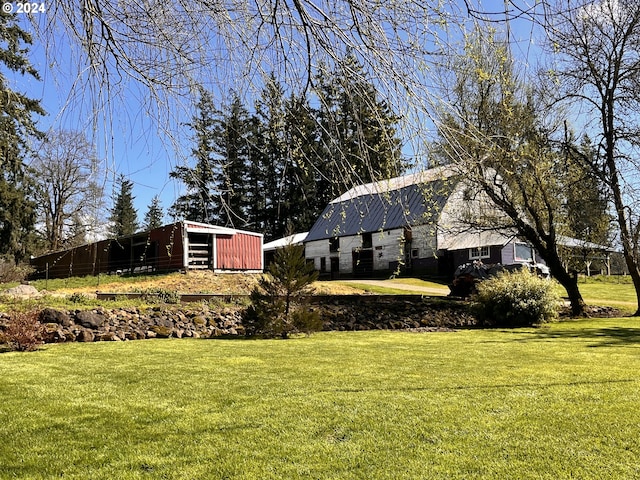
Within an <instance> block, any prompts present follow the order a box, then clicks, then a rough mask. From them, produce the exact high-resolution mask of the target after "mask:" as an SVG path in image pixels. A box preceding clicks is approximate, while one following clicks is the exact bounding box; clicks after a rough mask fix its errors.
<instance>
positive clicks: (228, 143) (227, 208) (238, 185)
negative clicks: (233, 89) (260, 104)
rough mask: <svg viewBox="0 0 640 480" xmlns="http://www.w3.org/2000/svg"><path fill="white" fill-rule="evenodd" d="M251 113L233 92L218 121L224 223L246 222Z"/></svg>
mask: <svg viewBox="0 0 640 480" xmlns="http://www.w3.org/2000/svg"><path fill="white" fill-rule="evenodd" d="M250 136H251V130H250V116H249V112H248V111H247V109H246V108H245V107H244V105H243V104H242V102H241V100H240V97H239V96H238V95H237V94H233V98H232V101H231V103H230V104H229V106H228V107H227V111H226V112H225V113H223V114H222V115H221V118H220V119H219V120H218V121H217V122H215V128H214V130H213V147H214V151H215V153H216V154H217V161H218V162H219V164H220V174H219V175H218V176H217V178H216V189H217V192H218V196H217V204H218V206H217V211H218V212H219V219H218V221H219V222H220V224H221V225H225V226H229V227H238V226H242V227H244V226H246V225H247V223H248V222H247V203H248V197H247V195H248V192H247V190H248V188H247V178H246V174H247V170H248V164H249V158H250V150H251V139H250Z"/></svg>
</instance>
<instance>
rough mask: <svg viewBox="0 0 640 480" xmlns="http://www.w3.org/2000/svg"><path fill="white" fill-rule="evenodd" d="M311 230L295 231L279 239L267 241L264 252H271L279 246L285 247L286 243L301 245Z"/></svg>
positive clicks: (263, 248) (263, 247)
mask: <svg viewBox="0 0 640 480" xmlns="http://www.w3.org/2000/svg"><path fill="white" fill-rule="evenodd" d="M308 234H309V232H303V233H295V234H293V235H289V236H288V237H284V238H279V239H277V240H273V241H271V242H269V243H265V244H264V245H263V246H262V251H263V252H270V251H272V250H277V249H278V248H283V247H284V246H286V245H300V244H302V242H304V240H305V238H307V235H308Z"/></svg>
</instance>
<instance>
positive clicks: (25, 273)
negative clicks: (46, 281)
mask: <svg viewBox="0 0 640 480" xmlns="http://www.w3.org/2000/svg"><path fill="white" fill-rule="evenodd" d="M32 273H33V268H31V267H30V266H29V265H24V264H19V265H16V264H15V263H13V262H11V261H9V260H6V259H2V258H0V283H10V282H23V281H25V280H26V279H27V278H28V277H29V275H31V274H32Z"/></svg>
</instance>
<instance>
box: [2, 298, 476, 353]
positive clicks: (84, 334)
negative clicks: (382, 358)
mask: <svg viewBox="0 0 640 480" xmlns="http://www.w3.org/2000/svg"><path fill="white" fill-rule="evenodd" d="M309 308H311V309H313V310H316V311H318V312H319V313H320V315H321V318H323V319H324V330H372V329H393V330H398V329H420V330H439V329H450V328H455V327H461V326H471V325H475V319H474V318H473V317H472V316H471V315H470V314H469V313H467V311H466V306H465V305H464V304H462V303H459V302H445V301H434V302H429V301H415V300H414V301H408V300H402V298H401V297H399V299H397V300H393V301H386V302H384V303H381V302H378V301H376V302H373V303H369V302H367V301H365V300H363V301H362V302H360V304H354V303H353V302H352V301H349V302H342V301H341V300H340V299H339V298H338V299H333V300H332V299H329V298H327V299H326V302H325V303H324V304H322V305H318V304H314V305H309ZM243 312H244V307H239V306H238V307H219V306H211V305H209V304H207V303H201V304H198V305H194V304H191V305H188V306H186V307H185V306H182V307H175V306H174V307H172V306H162V307H160V306H158V307H154V308H152V309H146V310H144V311H143V310H140V309H138V308H121V309H106V308H98V309H94V310H75V311H61V310H55V309H52V308H46V309H44V310H43V311H42V312H41V313H40V322H41V323H42V324H43V325H44V326H45V330H46V338H45V341H46V342H48V343H53V342H73V341H78V342H94V341H123V340H140V339H146V338H168V337H174V338H215V337H223V336H238V335H244V327H243V326H242V315H243ZM7 320H8V316H7V315H0V327H1V326H2V324H3V323H6V321H7Z"/></svg>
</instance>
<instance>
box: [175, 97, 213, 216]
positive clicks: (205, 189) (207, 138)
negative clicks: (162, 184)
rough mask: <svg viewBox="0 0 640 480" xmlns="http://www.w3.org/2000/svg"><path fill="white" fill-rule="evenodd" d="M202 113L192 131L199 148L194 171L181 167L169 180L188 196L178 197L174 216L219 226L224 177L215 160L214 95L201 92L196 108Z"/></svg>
mask: <svg viewBox="0 0 640 480" xmlns="http://www.w3.org/2000/svg"><path fill="white" fill-rule="evenodd" d="M196 108H197V110H198V113H197V114H196V116H194V118H193V121H192V123H190V124H189V127H191V129H192V130H193V131H194V140H195V142H196V148H194V149H193V150H192V154H193V157H194V158H195V159H196V164H195V166H194V167H188V166H178V167H176V169H175V170H173V171H172V172H171V173H170V174H169V176H170V177H171V178H175V179H178V180H180V181H181V182H182V183H184V184H185V186H186V187H187V192H186V193H185V194H184V195H181V196H180V197H178V199H177V200H176V201H175V202H174V204H173V205H172V206H171V208H170V212H171V216H173V217H174V218H182V219H185V220H193V221H195V222H203V223H215V222H216V220H217V219H218V218H219V216H220V212H219V204H220V202H219V200H218V199H216V178H219V177H220V175H221V172H220V169H219V168H216V162H215V160H214V158H213V152H214V137H213V131H214V128H215V123H216V119H217V115H219V112H217V111H216V109H215V106H214V104H213V99H212V97H211V94H210V93H209V92H207V91H206V90H204V89H201V90H200V100H199V101H198V104H197V105H196Z"/></svg>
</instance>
